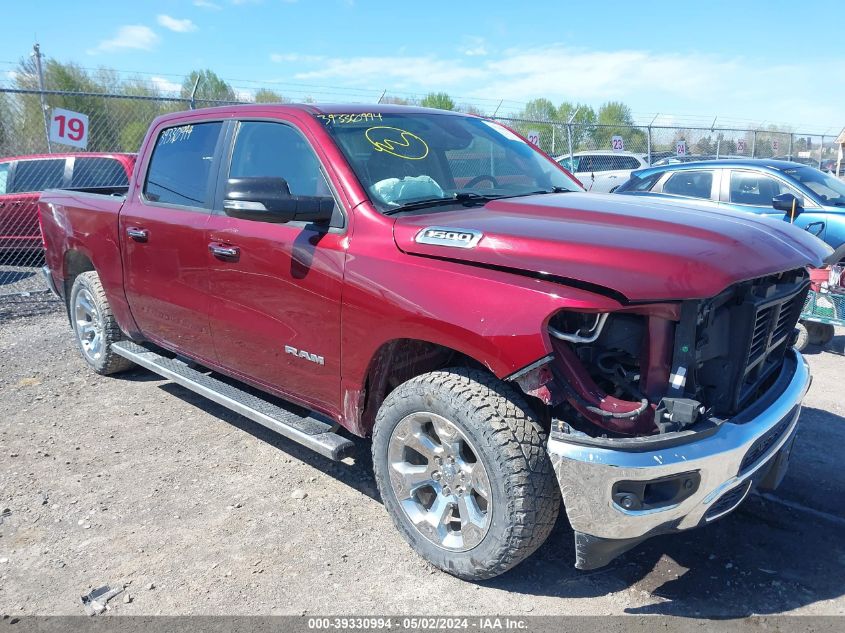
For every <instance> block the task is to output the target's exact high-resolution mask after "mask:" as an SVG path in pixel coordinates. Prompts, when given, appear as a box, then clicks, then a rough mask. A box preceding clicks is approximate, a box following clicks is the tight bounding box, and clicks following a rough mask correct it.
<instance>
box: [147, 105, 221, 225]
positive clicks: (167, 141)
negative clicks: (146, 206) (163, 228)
mask: <svg viewBox="0 0 845 633" xmlns="http://www.w3.org/2000/svg"><path fill="white" fill-rule="evenodd" d="M222 128H223V123H222V122H220V121H212V122H208V123H194V124H189V125H180V126H177V127H170V128H165V129H163V130H162V131H161V132H159V135H158V138H156V143H155V147H154V149H153V155H152V157H151V158H150V163H149V167H148V168H147V175H146V180H145V181H144V199H145V200H146V201H147V202H152V203H157V204H165V205H177V206H182V207H199V208H208V207H209V203H210V201H211V199H212V193H211V191H210V189H211V187H210V175H211V169H212V165H213V163H214V158H215V155H216V151H217V143H218V141H219V138H220V131H221V129H222Z"/></svg>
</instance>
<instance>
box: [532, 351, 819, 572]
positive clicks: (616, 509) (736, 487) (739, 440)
mask: <svg viewBox="0 0 845 633" xmlns="http://www.w3.org/2000/svg"><path fill="white" fill-rule="evenodd" d="M789 374H791V375H789ZM810 380H811V379H810V372H809V368H808V367H807V363H806V361H804V359H803V358H802V356H801V355H800V354H799V353H798V352H796V351H795V350H790V351H789V352H788V353H787V358H786V360H785V362H784V369H783V372H782V375H781V377H780V378H779V379H778V381H777V383H776V385H775V387H773V388H772V391H774V390H775V389H777V390H778V391H776V392H775V393H771V392H770V393H768V394H766V395H765V396H763V398H761V401H765V402H766V405H767V406H765V408H763V409H762V410H761V411H758V412H757V413H756V414H755V415H753V417H750V418H749V419H742V416H737V418H736V419H735V420H728V421H725V422H723V423H722V424H721V425H720V426H719V427H718V429H716V430H715V432H711V433H709V434H705V433H701V434H700V435H701V436H703V437H700V438H698V437H696V436H695V435H693V436H692V437H691V439H690V440H689V441H687V442H685V443H679V444H676V445H674V446H670V447H665V446H666V444H665V442H666V438H665V437H664V438H663V439H661V438H659V437H655V438H654V440H653V441H649V440H645V441H643V442H640V443H635V444H633V445H632V444H628V445H627V446H628V447H629V448H627V449H624V450H619V449H616V447H614V448H612V449H611V448H606V447H595V446H591V445H584V444H583V443H582V444H579V443H578V441H577V439H573V440H571V441H570V440H569V439H567V438H566V436H565V435H559V434H552V437H551V438H550V439H549V443H548V452H549V455H550V457H551V460H552V464H553V465H554V469H555V473H556V475H557V479H558V483H559V484H560V490H561V494H562V496H563V501H564V504H565V507H566V513H567V515H568V517H569V522H570V523H571V524H572V527H573V529H574V530H575V540H576V554H577V556H576V567H578V568H579V569H592V568H595V567H601V566H602V565H605V564H607V563H608V562H610V560H612V559H613V558H615V557H616V556H618V555H619V554H621V553H622V552H624V551H626V550H628V549H630V548H631V547H634V546H635V545H637V544H638V543H640V542H642V541H643V540H645V539H646V538H648V537H650V536H653V535H656V534H661V533H667V532H675V531H679V530H686V529H690V528H693V527H696V526H699V525H702V524H705V523H708V522H710V521H714V520H716V519H718V518H719V517H721V516H724V515H725V514H728V513H729V512H731V511H732V510H733V509H735V508H736V507H737V506H739V505H740V503H742V501H743V500H744V499H745V497H746V496H747V495H748V494H749V492H750V491H751V490H753V489H754V488H755V487H756V486H758V485H760V486H762V487H764V488H774V487H776V486H777V485H778V484H779V483H780V480H781V479H782V478H783V474H784V472H785V470H786V465H787V463H788V457H789V450H790V449H791V447H792V441H793V440H794V437H795V431H796V427H797V424H798V416H799V413H800V408H801V400H802V399H803V398H804V395H805V394H806V393H807V389H808V388H809V386H810ZM784 385H785V387H784ZM705 435H706V436H705ZM761 438H765V439H762V440H761ZM758 440H760V441H758ZM658 442H663V444H662V445H661V447H660V448H658V447H655V448H653V449H650V448H649V446H650V445H651V446H654V445H656V444H657V443H658ZM761 442H765V444H764V447H763V449H762V450H761V447H760V444H761ZM755 443H756V444H755ZM752 445H754V446H752ZM752 448H754V450H755V453H756V452H759V453H760V454H759V455H758V456H753V455H752V457H753V460H751V461H749V460H746V462H748V463H746V464H744V465H743V460H744V459H745V458H746V455H749V450H751V449H752ZM684 473H692V474H693V476H694V477H696V479H697V487H696V488H695V490H694V492H692V493H691V494H689V496H687V497H686V498H684V499H682V500H681V501H679V502H678V503H674V504H670V505H665V506H663V507H656V508H650V509H642V510H626V509H624V508H623V507H621V506H620V505H619V504H618V503H617V501H615V500H614V499H613V491H614V486H615V485H616V484H620V483H621V482H632V481H633V482H646V481H652V480H656V479H657V480H660V479H663V478H667V477H672V476H678V475H681V474H684ZM622 485H628V484H627V483H625V484H622Z"/></svg>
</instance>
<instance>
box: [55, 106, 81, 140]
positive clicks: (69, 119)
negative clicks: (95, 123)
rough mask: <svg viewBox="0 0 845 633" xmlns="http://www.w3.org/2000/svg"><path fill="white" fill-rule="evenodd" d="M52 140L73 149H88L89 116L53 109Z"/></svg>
mask: <svg viewBox="0 0 845 633" xmlns="http://www.w3.org/2000/svg"><path fill="white" fill-rule="evenodd" d="M50 140H51V141H52V142H53V143H61V144H63V145H70V146H72V147H80V148H82V149H85V148H86V147H88V115H86V114H81V113H79V112H71V111H70V110H63V109H62V108H53V113H52V114H51V116H50Z"/></svg>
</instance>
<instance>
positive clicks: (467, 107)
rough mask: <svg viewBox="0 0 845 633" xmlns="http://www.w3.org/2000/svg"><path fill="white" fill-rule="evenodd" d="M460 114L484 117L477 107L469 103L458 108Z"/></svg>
mask: <svg viewBox="0 0 845 633" xmlns="http://www.w3.org/2000/svg"><path fill="white" fill-rule="evenodd" d="M459 110H460V111H461V112H466V113H467V114H474V115H476V116H484V112H483V111H482V110H481V108H479V107H478V106H474V105H472V104H471V103H464V104H462V105H461V107H460V108H459Z"/></svg>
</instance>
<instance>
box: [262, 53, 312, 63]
mask: <svg viewBox="0 0 845 633" xmlns="http://www.w3.org/2000/svg"><path fill="white" fill-rule="evenodd" d="M324 59H325V57H323V56H322V55H300V54H299V53H273V54H272V55H270V61H271V62H275V63H277V64H283V63H285V62H301V63H306V64H313V63H316V62H320V61H323V60H324Z"/></svg>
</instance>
